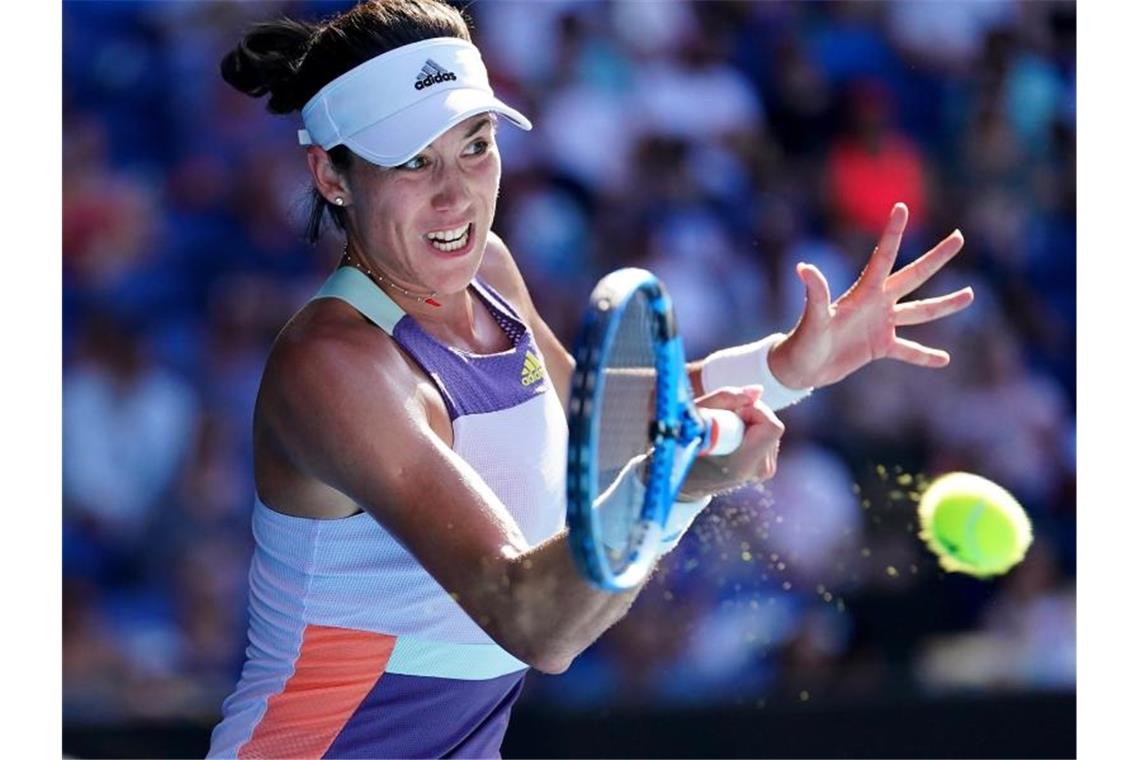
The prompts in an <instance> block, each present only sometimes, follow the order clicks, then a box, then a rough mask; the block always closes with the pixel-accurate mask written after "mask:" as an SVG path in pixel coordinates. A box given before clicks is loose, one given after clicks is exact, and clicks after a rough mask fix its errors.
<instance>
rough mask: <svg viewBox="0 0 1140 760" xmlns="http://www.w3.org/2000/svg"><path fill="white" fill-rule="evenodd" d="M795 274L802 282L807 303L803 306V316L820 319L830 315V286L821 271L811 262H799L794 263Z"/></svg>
mask: <svg viewBox="0 0 1140 760" xmlns="http://www.w3.org/2000/svg"><path fill="white" fill-rule="evenodd" d="M796 274H797V275H799V278H800V282H802V283H803V284H804V291H805V298H806V299H807V304H806V305H805V306H804V316H805V317H806V318H808V319H822V318H826V317H827V316H829V315H830V311H831V288H830V287H829V286H828V284H827V278H826V277H824V276H823V272H821V271H819V269H818V268H816V267H815V265H813V264H805V263H803V262H800V263H799V264H797V265H796Z"/></svg>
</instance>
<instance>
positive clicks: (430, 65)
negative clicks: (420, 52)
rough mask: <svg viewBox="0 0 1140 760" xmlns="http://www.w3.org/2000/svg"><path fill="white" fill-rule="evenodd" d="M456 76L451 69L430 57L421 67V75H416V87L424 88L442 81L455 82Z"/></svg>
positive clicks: (418, 88)
mask: <svg viewBox="0 0 1140 760" xmlns="http://www.w3.org/2000/svg"><path fill="white" fill-rule="evenodd" d="M456 78H457V77H456V76H455V75H454V74H452V73H451V72H450V71H448V70H447V69H445V68H443V67H442V66H440V65H439V64H438V63H436V62H435V61H433V60H432V59H430V58H428V59H427V63H425V64H424V67H423V68H422V69H420V75H419V76H418V77H416V89H417V90H422V89H424V88H425V87H431V86H432V85H433V84H439V83H440V82H454V81H455V80H456Z"/></svg>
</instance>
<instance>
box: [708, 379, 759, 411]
mask: <svg viewBox="0 0 1140 760" xmlns="http://www.w3.org/2000/svg"><path fill="white" fill-rule="evenodd" d="M763 394H764V388H763V386H760V385H745V386H743V387H740V388H738V387H735V386H731V385H728V386H725V387H723V388H717V389H716V390H715V391H713V392H712V393H706V394H705V395H703V396H701V397H700V398H699V399H697V400H696V401H695V402H694V403H696V405H697V406H703V407H707V408H709V409H727V410H728V411H730V412H737V413H739V412H740V410H742V409H745V408H747V407H750V406H752V405H753V404H755V403H756V402H757V401H758V400H759V398H760V397H761V396H762V395H763Z"/></svg>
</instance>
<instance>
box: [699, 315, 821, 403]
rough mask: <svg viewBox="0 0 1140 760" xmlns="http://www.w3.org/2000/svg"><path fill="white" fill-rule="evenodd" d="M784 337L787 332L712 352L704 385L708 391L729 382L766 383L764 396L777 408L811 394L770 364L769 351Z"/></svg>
mask: <svg viewBox="0 0 1140 760" xmlns="http://www.w3.org/2000/svg"><path fill="white" fill-rule="evenodd" d="M783 339H784V334H783V333H773V334H771V335H769V336H768V337H767V338H764V339H763V340H760V341H757V342H755V343H746V344H745V345H743V346H733V347H732V348H725V349H721V350H720V351H714V352H713V353H711V354H709V357H708V358H707V359H705V361H704V366H702V367H701V385H703V386H704V389H705V393H711V392H712V391H715V390H716V389H717V388H724V387H726V386H735V387H741V386H745V385H762V386H764V395H763V396H761V397H760V400H761V401H762V402H764V404H765V405H766V406H767V407H768V408H769V409H771V410H772V411H773V412H776V411H779V410H780V409H783V408H784V407H786V406H791V405H792V404H794V403H796V402H797V401H801V400H803V399H805V398H807V397H808V396H810V395H811V392H812V390H813V389H812V388H801V389H796V388H788V387H787V386H785V385H784V384H783V383H781V382H780V381H779V380H777V379H776V376H775V375H773V374H772V369H771V368H770V367H769V366H768V352H769V351H770V350H771V349H772V346H774V345H775V344H776V343H778V342H779V341H781V340H783Z"/></svg>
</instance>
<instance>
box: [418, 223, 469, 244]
mask: <svg viewBox="0 0 1140 760" xmlns="http://www.w3.org/2000/svg"><path fill="white" fill-rule="evenodd" d="M466 232H467V225H466V224H465V225H463V226H462V227H456V228H455V229H453V230H440V231H439V232H429V233H428V234H427V237H428V239H429V240H438V241H440V242H441V243H450V242H452V241H453V240H458V239H459V238H460V237H462V236H463V235H464V233H466Z"/></svg>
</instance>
